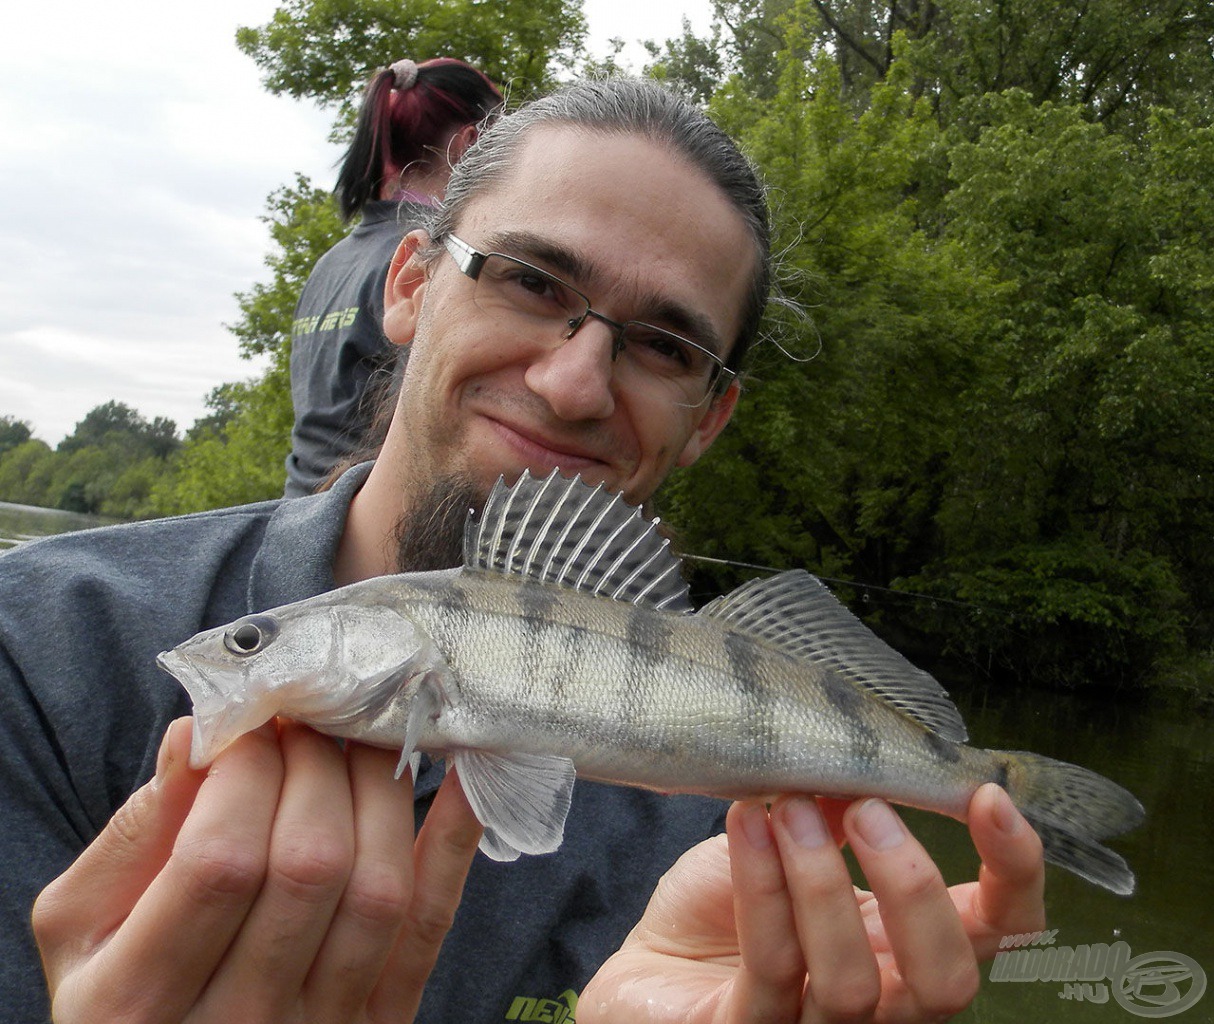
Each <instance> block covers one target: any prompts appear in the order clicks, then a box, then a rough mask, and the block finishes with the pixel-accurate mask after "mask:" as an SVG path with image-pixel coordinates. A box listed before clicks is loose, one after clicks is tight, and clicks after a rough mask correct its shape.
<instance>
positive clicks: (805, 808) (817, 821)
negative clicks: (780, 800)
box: [784, 797, 830, 850]
mask: <svg viewBox="0 0 1214 1024" xmlns="http://www.w3.org/2000/svg"><path fill="white" fill-rule="evenodd" d="M784 824H785V827H786V828H787V829H788V834H789V835H790V836H792V838H793V842H795V843H796V844H797V845H798V846H803V847H805V848H806V849H807V850H813V849H816V848H817V847H819V846H822V845H823V844H824V843H825V842H826V841H827V840H828V839H829V838H830V832H829V830H828V829H827V828H826V819H825V818H823V817H822V812H821V811H820V810H818V805H817V803H816V801H813V800H809V799H807V798H805V797H793V799H791V800H789V801H788V802H787V803H786V804H785V805H784Z"/></svg>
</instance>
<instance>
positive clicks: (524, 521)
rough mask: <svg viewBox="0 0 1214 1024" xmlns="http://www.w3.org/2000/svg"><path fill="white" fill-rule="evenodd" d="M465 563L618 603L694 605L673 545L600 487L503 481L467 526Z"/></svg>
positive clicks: (682, 608)
mask: <svg viewBox="0 0 1214 1024" xmlns="http://www.w3.org/2000/svg"><path fill="white" fill-rule="evenodd" d="M464 565H465V566H466V567H467V568H469V569H477V570H480V571H481V572H493V573H501V574H503V575H507V576H511V575H516V576H522V577H524V578H526V579H529V580H533V581H535V582H537V583H551V584H556V585H558V586H562V587H571V588H572V589H574V590H580V591H583V592H584V593H589V594H596V595H598V596H600V597H609V598H611V599H612V600H614V601H625V602H627V603H629V604H638V605H646V606H648V607H651V608H658V609H662V610H665V611H671V612H680V613H683V614H688V613H690V612H691V610H692V608H691V601H690V600H689V598H688V596H687V584H686V582H685V581H684V580H683V577H682V574H681V573H680V571H679V560H678V559H677V558H676V557H675V556H674V554H673V553H671V551H670V542H669V541H668V540H666V539H665V538H664V537H662V536H661V535H660V534H659V533H658V531H657V529H656V520H655V521H654V522H652V523H651V522H649V521H648V520H646V519H644V518H643V517H642V516H641V512H640V509H638V508H636V507H634V506H632V505H629V504H627V503H626V502H625V501H624V499H623V498H622V497H621V496H620V495H618V494H613V493H611V492H610V491H607V490H604V488H603V486H602V485H601V484H600V485H599V486H598V487H591V486H589V485H588V484H585V483H583V482H582V479H581V477H574V478H573V479H572V480H571V479H569V478H568V477H564V476H561V475H560V473H559V471H557V470H553V471H552V473H550V474H549V475H548V477H547V478H546V479H543V480H540V479H537V478H536V477H533V476H532V475H531V473H530V472H529V471H527V470H524V471H523V475H522V476H521V477H520V478H519V480H518V483H516V484H515V485H514V486H513V487H507V486H506V483H505V481H504V480H503V479H502V478H500V477H499V478H498V481H497V483H496V484H495V485H494V487H493V491H492V493H491V494H490V495H489V500H488V501H487V502H485V508H484V510H483V511H482V512H481V514H480V516H479V517H477V516H469V518H468V524H467V526H466V527H465V528H464Z"/></svg>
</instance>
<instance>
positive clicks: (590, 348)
mask: <svg viewBox="0 0 1214 1024" xmlns="http://www.w3.org/2000/svg"><path fill="white" fill-rule="evenodd" d="M616 333H617V331H616V329H615V328H614V327H613V326H611V325H609V324H607V323H604V322H603V321H601V320H597V319H595V318H593V317H587V318H586V319H585V320H584V321H582V323H581V324H580V325H579V326H578V328H577V330H575V331H574V332H573V334H572V336H571V337H569V338H566V339H565V340H564V341H563V342H562V343H561V344H560V345H558V346H557V347H555V348H552V349H549V350H547V351H545V352H542V353H540V354H539V355H537V356H536V358H535V359H534V360H533V361H532V362H531V364H530V365H529V366H528V367H527V372H526V374H525V380H526V382H527V386H528V387H529V388H530V389H531V390H532V391H534V392H535V393H536V394H537V395H539V396H540V397H541V398H543V399H544V401H546V402H547V403H548V405H549V406H550V407H551V409H552V411H553V412H554V413H556V415H558V416H559V417H560V418H561V419H564V420H569V421H571V422H572V421H577V420H597V419H606V418H607V417H608V416H610V415H611V414H612V412H614V411H615V395H614V394H613V392H612V372H613V370H614V364H613V361H612V354H613V346H614V344H615V337H616Z"/></svg>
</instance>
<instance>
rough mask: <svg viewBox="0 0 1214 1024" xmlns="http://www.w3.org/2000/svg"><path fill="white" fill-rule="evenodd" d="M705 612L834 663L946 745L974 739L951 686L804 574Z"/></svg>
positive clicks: (764, 582) (754, 583)
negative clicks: (912, 660)
mask: <svg viewBox="0 0 1214 1024" xmlns="http://www.w3.org/2000/svg"><path fill="white" fill-rule="evenodd" d="M699 614H701V615H706V616H708V617H709V618H713V619H718V620H720V621H722V622H727V623H729V625H730V626H732V627H733V628H734V629H737V630H741V631H743V632H746V633H749V634H751V635H752V636H756V637H760V638H762V639H763V640H766V641H767V642H768V643H769V644H772V645H773V646H775V647H778V648H779V649H780V650H782V651H784V652H785V653H787V654H789V655H791V656H792V657H794V658H800V659H802V660H805V661H812V662H816V663H818V664H825V665H829V666H830V667H831V668H832V669H834V670H835V671H836V672H838V673H839V674H840V675H841V676H843V677H844V678H845V679H847V680H848V681H849V682H851V683H853V684H855V685H856V686H859V687H861V688H863V689H865V690H867V691H868V692H870V693H872V694H873V695H875V696H877V697H880V698H881V699H882V700H884V701H885V702H886V703H888V704H890V705H892V706H893V707H895V708H897V709H898V710H899V711H901V712H902V713H903V714H905V715H909V716H910V717H911V718H913V719H914V720H915V721H917V722H919V723H920V724H921V725H924V726H926V727H927V728H928V729H931V730H932V731H933V732H935V733H936V734H938V735H939V736H942V737H943V738H944V739H946V740H954V741H956V742H958V743H960V742H964V741H965V740H966V739H967V738H968V734H967V733H966V730H965V723H964V722H963V721H962V720H961V714H960V712H958V710H957V709H956V707H954V705H953V702H952V701H951V700H949V699H948V694H947V693H946V692H945V690H944V687H942V686H941V685H940V684H939V683H938V682H936V680H935V679H933V678H932V677H931V676H930V675H928V674H927V673H926V672H924V671H923V670H922V669H919V668H915V666H914V665H912V664H911V663H910V662H909V661H907V660H906V659H905V658H904V657H902V655H901V654H899V653H898V652H897V651H895V650H894V649H893V648H892V647H890V646H889V645H888V644H886V643H885V641H883V640H882V639H881V638H880V637H878V636H877V635H876V634H875V633H873V632H872V630H870V629H869V628H868V627H867V626H866V625H864V623H862V622H861V621H860V620H859V619H857V618H856V617H855V616H854V615H853V614H852V613H851V612H850V611H848V610H847V608H846V607H844V605H843V604H842V603H840V602H839V600H838V599H837V598H836V597H835V596H834V595H833V594H831V592H830V591H829V590H827V589H826V587H825V586H824V585H823V584H822V582H821V581H820V580H819V579H817V578H816V577H814V576H811V575H810V574H809V573H807V572H805V571H804V570H803V569H793V570H791V571H789V572H782V573H780V574H779V575H778V576H772V577H770V578H769V579H758V580H751V581H750V582H749V583H744V584H743V585H742V586H740V587H738V589H737V590H735V591H733V593H730V594H725V595H723V596H722V597H718V598H717V599H716V600H714V601H712V602H710V603H709V604H707V605H705V606H704V607H703V608H701V609H700V612H699Z"/></svg>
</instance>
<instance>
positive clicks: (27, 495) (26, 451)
mask: <svg viewBox="0 0 1214 1024" xmlns="http://www.w3.org/2000/svg"><path fill="white" fill-rule="evenodd" d="M53 462H54V452H52V451H51V447H50V445H48V444H47V443H46V442H45V441H39V440H38V439H37V438H30V439H29V440H28V441H23V442H21V444H19V445H17V446H15V447H13V448H10V449H9V450H8V451H6V452H5V453H4V454H3V455H0V501H12V502H16V503H17V504H19V505H41V504H43V503H44V502H43V498H44V495H45V493H46V491H47V489H48V486H49V476H50V473H51V467H52V463H53Z"/></svg>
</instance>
